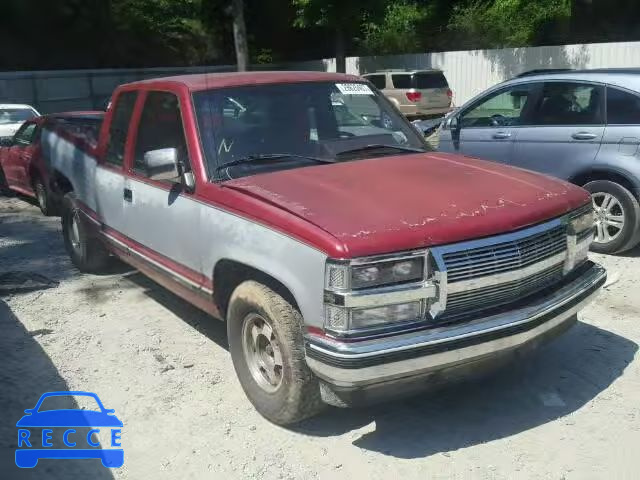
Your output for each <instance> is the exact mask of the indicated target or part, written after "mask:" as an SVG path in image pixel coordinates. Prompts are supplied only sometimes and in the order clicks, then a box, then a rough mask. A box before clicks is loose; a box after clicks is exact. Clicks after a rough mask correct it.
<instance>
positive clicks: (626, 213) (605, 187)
mask: <svg viewBox="0 0 640 480" xmlns="http://www.w3.org/2000/svg"><path fill="white" fill-rule="evenodd" d="M584 188H585V189H586V190H588V191H589V192H590V193H591V201H592V202H593V208H594V209H595V213H596V234H595V238H594V241H593V243H592V245H591V250H592V251H594V252H597V253H617V252H622V251H624V250H628V249H630V248H633V247H634V246H635V245H636V244H637V243H638V238H637V237H638V235H637V230H638V220H640V205H639V204H638V200H637V199H636V198H635V197H634V196H633V194H632V193H631V192H630V191H629V190H627V189H626V188H624V187H623V186H622V185H620V184H618V183H615V182H611V181H609V180H596V181H593V182H589V183H587V184H586V185H584Z"/></svg>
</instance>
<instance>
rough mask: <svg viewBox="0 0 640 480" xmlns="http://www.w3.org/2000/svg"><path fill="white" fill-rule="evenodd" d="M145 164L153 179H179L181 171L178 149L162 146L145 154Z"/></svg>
mask: <svg viewBox="0 0 640 480" xmlns="http://www.w3.org/2000/svg"><path fill="white" fill-rule="evenodd" d="M144 165H145V167H146V169H147V176H148V177H149V178H150V179H151V180H178V179H180V176H181V172H180V166H179V164H178V149H176V148H161V149H159V150H150V151H148V152H146V153H145V154H144Z"/></svg>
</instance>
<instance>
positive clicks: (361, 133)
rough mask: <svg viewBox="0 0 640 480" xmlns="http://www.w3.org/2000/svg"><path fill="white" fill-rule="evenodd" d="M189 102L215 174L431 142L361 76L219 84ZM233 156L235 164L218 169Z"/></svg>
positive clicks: (257, 170) (231, 174) (420, 146)
mask: <svg viewBox="0 0 640 480" xmlns="http://www.w3.org/2000/svg"><path fill="white" fill-rule="evenodd" d="M194 103H195V109H196V113H197V117H198V126H199V129H200V135H201V137H202V144H203V148H204V151H205V155H206V159H207V162H208V163H209V170H210V172H212V173H213V172H216V171H218V172H220V174H219V175H218V177H217V178H218V179H228V178H236V177H240V176H246V175H253V174H256V173H262V172H266V171H273V170H281V169H288V168H298V167H303V166H309V165H313V164H318V163H321V162H318V159H325V160H333V161H335V160H337V161H350V160H355V159H363V158H372V157H379V156H383V155H398V154H402V153H410V152H411V151H414V152H415V150H428V149H429V147H428V146H427V144H426V143H425V142H424V140H423V138H422V137H421V136H420V135H419V133H418V132H417V130H416V129H415V128H414V127H412V126H411V124H409V123H408V122H407V121H406V120H405V119H404V117H402V116H401V115H400V114H398V113H397V112H396V110H395V109H394V108H393V107H391V105H390V104H389V103H388V101H387V100H386V99H385V98H384V97H383V96H381V95H378V94H377V93H376V92H374V91H373V90H372V89H371V88H370V87H369V86H368V84H365V83H330V82H314V83H293V84H275V85H255V86H247V87H237V88H228V89H216V90H209V91H204V92H197V93H195V94H194ZM372 146H376V147H379V148H371V147H372ZM385 147H386V148H385ZM286 154H291V155H292V157H289V158H288V157H287V155H286ZM270 155H271V156H272V157H271V158H264V157H265V156H270ZM274 155H277V156H278V157H277V161H274V158H273V156H274ZM256 157H257V158H256ZM304 157H308V158H312V159H316V160H315V161H314V162H311V163H310V162H309V161H305V158H304ZM262 158H264V160H263V161H261V159H262ZM245 159H249V160H251V161H249V162H246V163H245V162H243V160H245ZM230 163H234V165H233V167H230V168H226V169H221V167H222V166H223V165H227V164H230Z"/></svg>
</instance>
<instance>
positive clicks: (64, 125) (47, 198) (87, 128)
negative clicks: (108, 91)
mask: <svg viewBox="0 0 640 480" xmlns="http://www.w3.org/2000/svg"><path fill="white" fill-rule="evenodd" d="M102 116H103V114H102V112H73V113H59V114H54V115H43V116H40V117H35V118H33V119H31V120H28V121H26V122H24V124H22V126H21V127H20V128H19V129H18V131H17V132H16V133H15V135H14V136H13V137H9V138H7V139H4V140H3V141H2V144H1V146H0V187H4V188H8V189H9V190H12V191H14V192H16V193H19V194H22V195H26V196H27V197H31V198H34V199H36V200H37V201H38V205H39V207H40V210H42V213H44V214H45V215H55V214H56V212H57V207H58V204H59V200H60V199H59V198H58V197H57V196H56V192H55V191H54V190H53V185H52V183H51V180H52V179H51V176H50V174H49V168H48V161H47V151H46V149H43V146H42V144H41V135H40V134H41V132H42V128H43V127H45V126H46V127H47V128H49V129H51V130H57V131H59V133H60V134H61V135H63V136H66V137H69V136H70V135H71V136H72V137H73V138H74V139H75V141H77V142H82V141H85V142H86V143H87V146H88V145H90V144H91V143H93V144H94V145H95V143H96V142H97V136H98V132H99V130H100V124H101V123H102ZM83 139H84V140H83Z"/></svg>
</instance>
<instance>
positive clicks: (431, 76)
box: [413, 72, 449, 89]
mask: <svg viewBox="0 0 640 480" xmlns="http://www.w3.org/2000/svg"><path fill="white" fill-rule="evenodd" d="M413 84H414V86H413V88H417V89H425V88H448V87H449V84H448V83H447V79H446V78H445V77H444V75H443V73H442V72H434V73H416V74H415V75H413Z"/></svg>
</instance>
